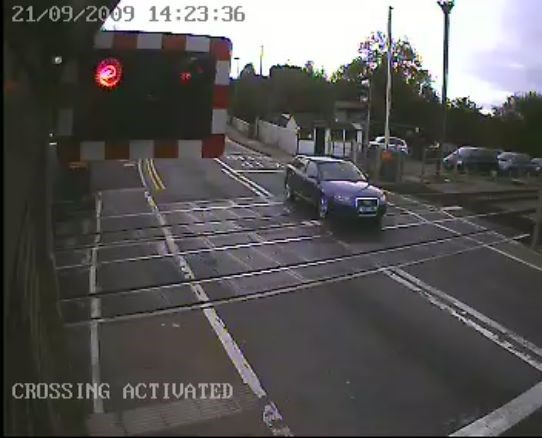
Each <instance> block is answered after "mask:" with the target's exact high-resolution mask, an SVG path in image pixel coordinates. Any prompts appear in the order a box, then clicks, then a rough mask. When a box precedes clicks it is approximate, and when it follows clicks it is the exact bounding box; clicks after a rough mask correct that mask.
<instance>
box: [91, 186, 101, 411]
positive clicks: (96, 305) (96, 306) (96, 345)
mask: <svg viewBox="0 0 542 438" xmlns="http://www.w3.org/2000/svg"><path fill="white" fill-rule="evenodd" d="M101 214H102V197H101V193H100V192H98V193H97V194H96V235H95V236H94V247H93V248H92V249H91V256H90V259H91V262H90V269H89V295H91V296H92V295H95V294H96V286H97V283H96V275H97V261H98V245H99V243H100V231H101V223H100V222H101V221H100V216H101ZM101 316H102V309H101V299H100V298H99V297H98V298H95V297H92V298H91V299H90V317H91V319H93V322H92V323H91V324H90V368H91V376H92V383H93V384H94V385H96V386H97V385H99V384H100V381H101V377H100V339H99V331H98V324H99V323H98V322H97V321H96V320H97V319H99V318H101ZM92 409H93V411H94V413H95V414H101V413H102V412H103V410H104V408H103V400H102V398H101V397H95V398H94V399H93V400H92Z"/></svg>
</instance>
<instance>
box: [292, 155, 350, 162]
mask: <svg viewBox="0 0 542 438" xmlns="http://www.w3.org/2000/svg"><path fill="white" fill-rule="evenodd" d="M296 158H300V159H304V160H309V161H314V162H315V163H344V162H347V160H342V159H340V158H336V157H326V156H308V155H298V156H296Z"/></svg>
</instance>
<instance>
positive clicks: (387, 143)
mask: <svg viewBox="0 0 542 438" xmlns="http://www.w3.org/2000/svg"><path fill="white" fill-rule="evenodd" d="M392 11H393V6H390V7H389V9H388V41H387V43H388V44H387V46H388V48H387V51H388V69H387V70H388V74H387V80H386V122H385V126H384V136H385V137H384V138H385V148H386V152H387V151H388V149H389V146H390V113H391V66H392V56H393V54H392V47H393V45H392V33H391V29H392V26H391V25H392ZM381 153H382V151H381V150H380V149H378V150H377V153H376V175H377V178H379V177H380V165H381V160H380V155H381Z"/></svg>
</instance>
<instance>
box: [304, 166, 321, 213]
mask: <svg viewBox="0 0 542 438" xmlns="http://www.w3.org/2000/svg"><path fill="white" fill-rule="evenodd" d="M318 195H319V182H318V165H317V164H316V163H315V162H314V161H309V163H308V164H307V167H306V173H305V179H304V183H303V196H304V197H305V198H306V199H307V201H309V202H312V203H314V202H318Z"/></svg>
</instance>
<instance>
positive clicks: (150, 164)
mask: <svg viewBox="0 0 542 438" xmlns="http://www.w3.org/2000/svg"><path fill="white" fill-rule="evenodd" d="M143 165H144V166H145V170H146V171H147V173H148V174H149V176H150V178H151V181H152V183H153V184H154V187H155V189H156V190H158V191H159V190H165V188H166V186H165V184H164V182H163V181H162V178H160V175H158V172H157V170H156V167H155V166H154V160H152V159H149V158H145V159H144V160H143Z"/></svg>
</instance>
